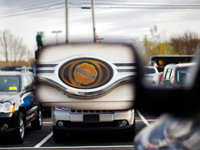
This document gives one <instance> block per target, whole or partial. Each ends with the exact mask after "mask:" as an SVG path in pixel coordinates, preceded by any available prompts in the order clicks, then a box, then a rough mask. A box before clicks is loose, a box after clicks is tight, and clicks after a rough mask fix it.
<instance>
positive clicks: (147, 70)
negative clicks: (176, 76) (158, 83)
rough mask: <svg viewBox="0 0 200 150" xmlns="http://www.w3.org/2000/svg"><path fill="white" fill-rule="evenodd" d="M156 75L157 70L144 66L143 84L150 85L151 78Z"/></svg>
mask: <svg viewBox="0 0 200 150" xmlns="http://www.w3.org/2000/svg"><path fill="white" fill-rule="evenodd" d="M157 73H158V69H157V68H156V67H154V66H144V82H145V84H146V85H149V84H150V81H151V80H152V78H153V76H154V75H155V74H157Z"/></svg>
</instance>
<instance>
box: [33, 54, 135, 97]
mask: <svg viewBox="0 0 200 150" xmlns="http://www.w3.org/2000/svg"><path fill="white" fill-rule="evenodd" d="M79 58H92V59H97V60H101V61H103V62H105V63H107V64H109V65H110V66H111V68H112V69H113V76H112V78H111V80H110V81H109V82H108V83H106V84H105V85H102V86H100V87H96V88H92V89H79V88H74V87H71V86H68V85H66V84H65V83H63V82H62V81H61V79H60V78H59V69H60V67H61V66H62V65H63V64H64V63H66V62H68V61H71V60H74V59H79ZM49 63H50V64H51V65H52V66H53V63H55V64H57V65H56V66H55V67H48V68H45V67H44V68H37V71H39V72H40V73H38V74H37V76H36V77H37V78H36V80H37V83H38V84H45V85H48V86H52V87H54V88H56V89H57V90H59V91H60V92H61V93H63V94H66V95H68V96H69V97H75V98H79V99H83V98H85V97H87V98H95V97H100V96H102V95H104V94H107V93H108V92H110V91H112V90H113V89H114V88H116V87H117V86H119V85H121V84H124V83H127V82H132V81H133V80H134V79H135V76H136V66H135V65H136V63H134V62H130V63H127V62H125V63H116V62H110V61H108V60H105V59H102V58H99V57H96V56H90V55H76V56H71V57H67V58H65V59H62V60H60V61H56V62H49ZM49 63H38V65H44V66H45V65H47V64H49ZM116 64H117V65H118V67H117V66H116ZM123 64H124V65H123ZM133 65H134V66H133ZM45 70H46V71H49V70H54V73H46V74H45V73H41V71H45Z"/></svg>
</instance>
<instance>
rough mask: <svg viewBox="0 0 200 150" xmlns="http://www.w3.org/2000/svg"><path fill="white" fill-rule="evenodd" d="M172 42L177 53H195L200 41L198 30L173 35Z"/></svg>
mask: <svg viewBox="0 0 200 150" xmlns="http://www.w3.org/2000/svg"><path fill="white" fill-rule="evenodd" d="M170 43H171V46H172V48H173V50H174V51H175V52H176V53H179V54H187V55H194V54H195V52H196V49H197V45H198V44H199V43H200V37H199V35H198V33H196V32H191V31H186V32H185V33H184V34H183V35H179V36H172V37H171V38H170Z"/></svg>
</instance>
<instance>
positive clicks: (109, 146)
mask: <svg viewBox="0 0 200 150" xmlns="http://www.w3.org/2000/svg"><path fill="white" fill-rule="evenodd" d="M115 147H116V148H117V147H123V148H127V147H128V148H129V147H130V148H134V147H135V146H134V145H108V146H60V147H58V146H55V147H54V146H51V147H7V148H0V149H32V148H39V149H52V148H53V149H60V148H65V149H67V148H71V149H72V148H77V149H78V148H80V149H81V148H106V149H107V148H115Z"/></svg>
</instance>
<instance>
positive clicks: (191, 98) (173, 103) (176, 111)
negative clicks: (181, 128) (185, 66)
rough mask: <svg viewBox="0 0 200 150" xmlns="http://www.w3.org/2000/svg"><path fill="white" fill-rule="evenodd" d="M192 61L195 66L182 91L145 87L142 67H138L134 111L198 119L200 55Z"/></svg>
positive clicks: (199, 104) (199, 115)
mask: <svg viewBox="0 0 200 150" xmlns="http://www.w3.org/2000/svg"><path fill="white" fill-rule="evenodd" d="M194 61H195V62H196V64H197V65H195V66H196V67H194V68H193V70H192V72H193V73H192V76H191V81H190V83H188V87H187V88H184V89H169V88H168V89H166V88H165V89H162V88H149V87H145V86H144V85H143V72H142V66H139V67H138V76H137V77H138V80H136V100H135V106H134V107H135V109H138V110H140V111H142V112H145V113H148V114H151V115H155V116H159V115H161V114H163V113H170V114H173V115H175V116H178V117H184V118H194V119H200V66H199V61H200V53H199V54H197V56H196V58H195V60H194ZM140 64H141V63H139V65H140Z"/></svg>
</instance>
